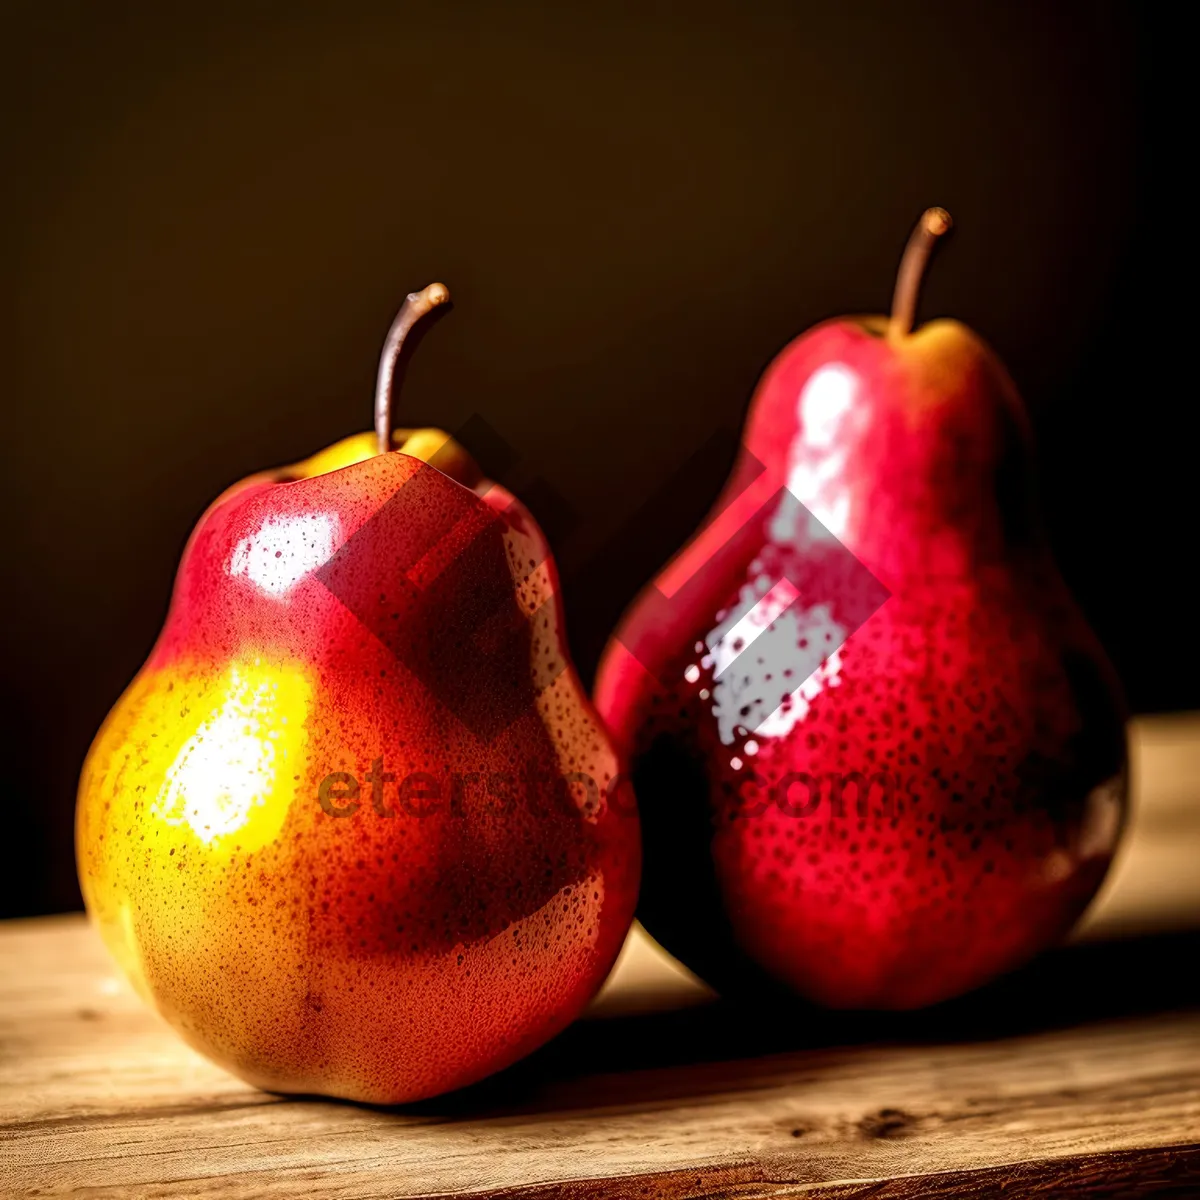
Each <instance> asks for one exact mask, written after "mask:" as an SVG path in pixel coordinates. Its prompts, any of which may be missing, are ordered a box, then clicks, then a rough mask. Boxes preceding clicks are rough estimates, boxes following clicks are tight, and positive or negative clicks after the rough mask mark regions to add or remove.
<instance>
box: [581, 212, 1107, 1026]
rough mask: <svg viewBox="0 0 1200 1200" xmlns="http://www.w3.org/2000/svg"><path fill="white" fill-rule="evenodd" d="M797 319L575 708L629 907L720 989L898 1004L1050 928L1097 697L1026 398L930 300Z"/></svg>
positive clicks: (1084, 816) (1016, 959) (983, 966)
mask: <svg viewBox="0 0 1200 1200" xmlns="http://www.w3.org/2000/svg"><path fill="white" fill-rule="evenodd" d="M948 227H949V218H948V216H947V215H946V214H945V213H944V212H943V211H942V210H940V209H931V210H930V211H929V212H927V213H926V214H925V215H924V216H923V218H922V220H921V222H920V224H919V225H918V227H917V229H916V231H915V233H914V235H913V237H912V239H911V240H910V242H909V245H908V248H907V250H906V252H905V255H904V258H903V261H902V264H901V269H900V275H899V278H898V281H897V286H896V296H895V301H894V305H893V311H892V315H891V317H890V319H888V318H884V317H847V318H840V319H837V320H831V321H827V322H825V323H823V324H821V325H819V326H817V327H816V328H814V329H812V330H810V331H809V332H808V333H806V334H804V335H803V336H802V337H799V338H797V339H796V340H795V341H793V342H792V343H791V344H790V345H788V346H787V347H785V348H784V350H783V351H782V352H781V353H780V354H779V356H778V357H777V358H776V359H775V360H774V361H773V362H772V363H771V365H770V366H769V367H768V369H767V371H766V372H765V374H764V375H763V378H762V380H761V381H760V383H759V385H758V387H757V390H756V392H755V395H754V398H753V401H752V404H751V408H750V413H749V418H748V421H747V424H746V428H745V432H744V437H743V446H742V453H741V457H740V458H739V461H738V463H737V465H736V467H735V470H734V473H733V476H732V478H731V480H730V482H729V484H728V485H727V487H726V489H725V491H724V493H723V494H722V496H721V498H720V500H719V501H718V503H717V505H716V508H715V509H714V512H713V513H712V514H711V516H710V517H709V519H708V520H707V521H706V522H705V524H704V525H703V526H702V527H701V529H700V530H699V532H698V533H697V534H696V535H695V537H694V538H693V540H692V541H691V542H690V543H689V544H688V545H687V546H686V547H685V548H684V549H683V550H682V551H681V552H680V553H679V555H677V556H676V558H675V559H674V560H673V561H672V562H671V563H670V564H668V566H667V567H666V568H665V569H664V571H663V572H662V574H661V575H660V576H659V577H658V579H656V580H655V581H654V582H653V583H652V584H651V585H650V586H649V587H647V588H646V589H645V591H644V592H643V593H642V595H641V596H640V597H639V598H638V599H637V600H636V601H635V603H634V604H633V605H632V607H631V608H630V609H629V611H628V613H627V614H626V616H625V617H624V619H623V621H622V623H621V625H620V626H619V628H618V630H617V632H616V634H615V636H614V637H613V639H612V641H611V642H610V644H609V647H608V649H607V650H606V653H605V657H604V659H603V661H602V663H601V667H600V671H599V675H598V679H597V685H596V702H597V706H598V708H599V710H600V712H601V713H602V715H603V716H604V717H605V718H606V720H607V722H608V724H609V727H610V729H611V730H612V732H613V734H614V736H615V738H616V741H617V742H618V745H619V748H620V749H621V750H622V751H623V752H625V753H626V754H627V755H628V756H629V759H630V764H631V771H632V777H633V783H634V790H635V791H636V793H637V796H638V800H639V804H640V807H641V812H642V819H643V836H644V853H645V866H644V876H643V887H642V899H641V907H640V915H641V917H642V920H643V922H644V924H645V925H646V927H647V928H648V929H649V931H650V932H651V933H652V934H653V935H654V936H655V937H657V938H658V939H659V940H660V941H661V942H662V943H663V944H664V945H665V946H666V947H667V948H668V949H669V950H671V951H672V952H673V953H675V954H676V955H677V956H679V957H680V958H681V959H682V960H683V961H684V962H685V963H686V964H687V965H688V966H690V967H691V968H692V969H693V970H695V971H696V972H697V973H699V974H700V975H701V976H703V977H704V978H705V979H707V980H708V981H709V982H710V983H712V984H713V985H714V986H716V987H717V988H718V989H722V990H737V989H739V988H745V987H747V986H748V985H749V984H750V983H751V982H752V981H755V980H764V979H765V978H770V979H772V980H774V981H775V982H777V983H782V984H784V985H786V986H787V987H789V988H791V989H793V990H794V991H796V992H798V993H800V994H801V995H803V996H805V997H808V998H809V999H811V1000H814V1001H818V1002H821V1003H824V1004H827V1005H831V1006H839V1007H851V1008H909V1007H915V1006H920V1005H925V1004H930V1003H933V1002H936V1001H940V1000H943V999H946V998H948V997H951V996H954V995H956V994H958V993H961V992H964V991H966V990H968V989H970V988H973V987H976V986H977V985H979V984H982V983H984V982H985V981H986V980H989V979H991V978H992V977H994V976H995V975H997V974H998V973H1000V972H1003V971H1005V970H1008V969H1009V968H1012V967H1014V966H1016V965H1017V964H1019V963H1021V962H1023V961H1024V960H1027V959H1028V958H1030V957H1031V956H1032V955H1034V954H1035V953H1037V952H1038V951H1040V950H1041V949H1043V948H1044V947H1046V946H1048V945H1050V944H1051V943H1053V942H1055V941H1057V940H1058V939H1060V938H1061V937H1062V936H1063V935H1064V934H1065V933H1066V931H1067V930H1068V929H1069V928H1070V927H1071V925H1072V924H1073V923H1074V922H1075V920H1076V919H1077V918H1078V917H1079V915H1080V913H1081V912H1082V911H1083V909H1084V907H1085V906H1086V905H1087V903H1088V901H1089V899H1090V898H1091V897H1092V895H1093V894H1094V893H1095V891H1096V889H1097V887H1098V886H1099V884H1100V882H1101V880H1102V879H1103V877H1104V874H1105V871H1106V869H1107V867H1108V865H1109V862H1110V859H1111V856H1112V853H1113V849H1114V846H1115V845H1116V842H1117V839H1118V836H1119V834H1120V831H1121V828H1122V823H1123V819H1124V811H1125V796H1126V746H1125V735H1124V706H1123V701H1122V699H1121V696H1120V691H1119V687H1118V685H1117V682H1116V680H1115V677H1114V673H1113V671H1112V668H1111V667H1110V665H1109V663H1108V661H1107V660H1106V658H1105V656H1104V653H1103V651H1102V649H1101V647H1100V645H1099V643H1098V642H1097V640H1096V638H1095V636H1094V635H1093V633H1092V632H1091V630H1090V629H1089V628H1088V625H1087V623H1086V621H1085V620H1084V618H1083V616H1082V614H1081V612H1080V610H1079V608H1078V607H1077V605H1076V604H1075V602H1074V601H1073V599H1072V597H1071V595H1070V594H1069V592H1068V590H1067V587H1066V585H1065V584H1064V582H1063V579H1062V577H1061V575H1060V573H1059V571H1058V568H1057V566H1056V565H1055V562H1054V560H1053V557H1052V555H1051V551H1050V549H1049V547H1048V545H1047V541H1046V538H1045V535H1044V533H1043V531H1042V527H1041V525H1040V522H1039V519H1038V514H1037V507H1036V502H1035V498H1034V492H1033V485H1032V477H1031V458H1032V454H1031V441H1030V431H1029V426H1028V421H1027V418H1026V414H1025V411H1024V408H1023V405H1022V403H1021V400H1020V398H1019V396H1018V394H1017V391H1016V388H1015V387H1014V385H1013V383H1012V381H1011V379H1010V378H1009V376H1008V374H1007V372H1006V371H1005V369H1004V367H1003V366H1002V365H1001V363H1000V361H999V360H998V358H997V357H996V355H995V354H994V353H993V352H992V351H991V350H990V349H989V348H988V347H987V346H986V345H985V344H984V343H983V341H982V340H981V339H980V338H979V337H978V336H977V335H975V334H974V333H973V332H971V330H969V329H967V328H966V327H964V326H963V325H961V324H959V323H958V322H956V321H950V320H937V321H932V322H930V323H928V324H926V325H923V326H922V327H920V328H918V329H916V330H913V329H912V324H913V316H914V312H915V307H916V299H917V292H918V288H919V284H920V280H921V276H922V274H923V271H924V267H925V263H926V261H927V259H928V256H929V253H930V250H931V249H932V246H933V245H934V243H935V240H936V238H937V237H938V235H939V234H941V233H943V232H945V230H946V229H947V228H948Z"/></svg>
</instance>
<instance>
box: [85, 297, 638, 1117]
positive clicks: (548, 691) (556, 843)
mask: <svg viewBox="0 0 1200 1200" xmlns="http://www.w3.org/2000/svg"><path fill="white" fill-rule="evenodd" d="M446 297H447V293H446V290H445V288H444V287H442V285H440V284H435V285H432V286H431V287H429V288H427V289H425V290H424V291H423V292H420V293H416V294H414V295H412V296H410V297H409V298H408V301H407V302H406V304H405V306H404V308H403V309H402V311H401V313H400V315H399V316H398V318H397V321H396V324H395V325H394V326H393V330H392V332H391V334H390V336H389V340H388V343H387V346H386V347H385V351H384V355H383V360H382V363H381V369H380V384H379V391H378V405H377V414H376V415H377V422H376V425H377V428H376V432H375V433H374V434H363V435H360V436H356V437H352V438H348V439H346V440H345V441H342V442H339V443H337V444H336V445H334V446H332V447H330V448H329V449H327V450H325V451H322V452H321V453H320V454H317V455H315V456H314V457H312V458H310V459H308V460H306V461H305V462H302V463H299V464H297V465H296V466H293V467H290V468H284V469H282V470H278V471H272V472H267V473H263V474H260V475H256V476H253V477H251V478H250V479H248V480H245V481H243V482H242V483H241V484H238V485H236V486H234V487H233V488H231V489H229V491H227V492H226V493H225V494H224V495H223V496H222V497H221V498H219V499H218V500H217V501H216V503H214V504H213V506H212V507H211V508H210V509H209V510H208V511H207V512H206V513H205V514H204V516H203V518H202V519H201V521H200V523H199V525H198V526H197V528H196V530H195V532H194V533H193V535H192V537H191V539H190V541H189V542H188V545H187V548H186V550H185V552H184V556H183V560H182V563H181V565H180V568H179V573H178V577H177V580H176V585H175V591H174V596H173V599H172V603H171V607H170V611H169V613H168V616H167V620H166V624H165V626H164V628H163V631H162V634H161V636H160V637H159V639H158V641H157V643H156V645H155V646H154V649H153V651H152V652H151V655H150V657H149V659H148V660H147V662H146V664H145V666H144V667H143V668H142V670H141V671H140V672H139V673H138V675H137V677H136V678H135V679H134V681H133V683H132V684H131V685H130V687H129V688H128V690H127V691H126V692H125V694H124V695H123V696H122V697H121V699H120V700H119V702H118V703H117V705H116V707H115V708H114V709H113V711H112V713H111V714H110V715H109V717H108V719H107V720H106V721H105V723H104V726H103V728H102V729H101V730H100V732H99V734H98V736H97V738H96V740H95V743H94V744H93V746H92V748H91V751H90V753H89V755H88V757H87V761H86V764H85V766H84V770H83V775H82V779H81V781H80V789H79V801H78V813H77V846H78V860H79V871H80V878H81V882H82V886H83V892H84V897H85V899H86V902H87V907H88V909H89V911H90V913H91V915H92V917H93V919H94V920H95V922H96V923H97V924H98V926H99V928H100V930H101V932H102V934H103V936H104V938H105V941H106V942H107V943H108V945H109V947H110V949H111V950H112V952H113V954H114V955H115V956H116V958H117V960H118V961H119V962H120V964H121V966H122V967H123V968H124V970H125V972H126V973H127V974H128V976H129V978H130V979H131V980H132V981H133V983H134V985H135V986H136V987H137V989H138V990H139V991H140V992H141V994H142V995H143V996H144V997H145V998H146V999H147V1001H148V1002H150V1003H151V1004H152V1005H153V1006H154V1007H155V1008H156V1009H157V1010H158V1011H159V1012H160V1013H161V1014H162V1015H163V1016H164V1017H165V1018H166V1019H167V1020H168V1021H169V1022H170V1023H171V1024H172V1025H174V1026H175V1027H176V1028H177V1029H178V1030H179V1031H180V1032H181V1033H182V1034H183V1036H184V1037H185V1038H186V1039H187V1040H188V1041H189V1042H190V1043H191V1044H192V1045H193V1046H195V1047H196V1048H197V1049H199V1050H201V1051H202V1052H204V1053H205V1054H207V1055H208V1056H209V1057H211V1058H213V1059H214V1060H215V1061H217V1062H218V1063H221V1064H222V1065H224V1066H225V1067H227V1068H229V1069H230V1070H232V1071H234V1072H236V1073H237V1074H239V1075H241V1076H242V1077H243V1078H245V1079H247V1080H249V1081H251V1082H253V1083H255V1084H258V1085H260V1086H262V1087H265V1088H270V1089H273V1090H279V1091H287V1092H316V1093H324V1094H329V1095H334V1096H341V1097H347V1098H351V1099H356V1100H366V1101H374V1102H380V1103H396V1102H401V1101H409V1100H415V1099H418V1098H421V1097H425V1096H430V1095H433V1094H436V1093H440V1092H444V1091H446V1090H448V1089H451V1088H455V1087H459V1086H462V1085H464V1084H467V1083H470V1082H472V1081H473V1080H477V1079H479V1078H481V1077H482V1076H484V1075H487V1074H489V1073H491V1072H493V1071H496V1070H498V1069H499V1068H501V1067H504V1066H505V1065H507V1064H509V1063H511V1062H513V1061H514V1060H515V1059H517V1058H519V1057H520V1056H522V1055H523V1054H525V1053H527V1052H528V1051H530V1050H531V1049H533V1048H534V1047H536V1046H538V1045H539V1044H541V1043H542V1042H544V1041H545V1040H546V1039H548V1038H549V1037H551V1036H552V1035H554V1034H555V1033H556V1032H558V1031H559V1030H560V1029H562V1028H563V1027H564V1026H565V1025H566V1024H567V1023H568V1022H570V1021H571V1020H572V1019H573V1018H574V1017H575V1016H576V1015H577V1014H578V1013H579V1012H580V1011H581V1009H582V1008H583V1007H584V1005H586V1003H587V1002H588V1000H589V999H590V998H591V996H592V995H593V993H594V992H595V991H596V990H597V988H598V987H599V985H600V983H601V982H602V981H603V979H604V978H605V976H606V974H607V972H608V970H609V968H610V967H611V965H612V963H613V961H614V959H615V957H616V955H617V952H618V950H619V949H620V946H621V944H622V940H623V938H624V936H625V933H626V931H627V929H628V926H629V923H630V920H631V917H632V911H633V905H634V899H635V896H636V891H637V885H638V874H639V854H640V846H639V833H638V822H637V819H636V814H635V813H633V812H632V811H631V809H630V806H629V805H628V803H625V804H621V803H619V802H618V801H617V800H616V799H615V798H614V796H613V795H610V792H612V791H613V790H614V789H613V781H614V780H615V778H616V777H617V775H618V762H617V758H616V756H615V754H614V752H613V750H612V748H611V746H610V744H609V742H608V739H607V737H606V735H605V733H604V731H603V729H602V727H601V725H600V723H599V721H598V719H597V717H596V715H595V713H594V711H593V709H592V706H591V704H590V702H589V701H588V699H587V696H586V695H585V693H584V691H583V689H582V687H581V686H580V683H579V680H578V678H577V676H576V674H575V671H574V668H573V667H572V665H571V663H570V660H569V656H568V652H567V647H566V641H565V635H564V630H563V614H562V608H561V603H560V599H559V595H558V586H557V576H556V571H555V567H554V563H553V560H552V558H551V556H550V553H549V550H548V548H547V545H546V542H545V539H544V538H543V536H542V534H541V532H540V530H539V529H538V527H537V524H536V523H535V521H534V520H533V518H532V517H531V515H530V514H529V513H528V512H527V511H526V510H525V508H524V507H523V506H522V505H521V504H520V503H519V502H518V501H516V500H515V499H514V497H513V496H512V495H511V494H510V493H508V492H507V491H506V490H505V489H504V488H502V487H500V486H498V485H496V484H493V483H490V482H488V481H487V480H485V479H484V478H483V477H482V475H481V472H480V471H479V469H478V467H477V466H476V464H475V463H474V462H473V461H472V459H471V457H470V456H469V455H468V454H467V453H466V451H465V450H463V449H462V447H461V446H459V445H458V444H457V443H455V442H454V441H453V440H452V439H451V438H449V437H448V436H447V435H446V434H445V433H442V432H441V431H438V430H432V429H422V430H416V431H411V432H399V433H396V434H393V432H392V431H391V429H390V401H391V388H392V372H393V368H394V365H395V361H396V358H397V355H398V354H399V351H400V347H401V345H402V343H403V339H404V334H405V332H406V331H407V329H408V328H409V326H411V324H412V323H413V322H414V321H415V320H416V319H417V318H418V317H419V316H420V315H421V314H422V313H424V312H426V311H428V310H429V309H430V308H432V307H434V306H435V305H436V304H438V303H440V302H441V301H443V300H444V299H446Z"/></svg>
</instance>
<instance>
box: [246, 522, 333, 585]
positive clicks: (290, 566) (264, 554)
mask: <svg viewBox="0 0 1200 1200" xmlns="http://www.w3.org/2000/svg"><path fill="white" fill-rule="evenodd" d="M337 535H338V519H337V517H336V515H335V514H333V513H321V512H318V513H301V514H298V515H296V516H284V517H268V518H267V519H266V520H265V521H264V522H263V523H262V525H261V526H259V528H258V530H257V531H256V532H255V533H253V534H251V535H250V536H249V537H245V538H242V540H241V541H240V542H238V544H237V546H236V547H235V548H234V551H233V554H232V555H230V558H229V568H228V569H229V574H230V575H234V576H236V575H244V576H245V577H246V578H247V579H249V580H250V582H251V583H253V584H254V585H255V586H256V587H257V588H259V590H260V591H263V592H266V593H267V595H268V596H274V597H275V598H276V599H283V597H285V596H286V595H287V594H288V592H290V591H291V590H292V588H294V587H295V586H296V584H298V583H299V582H300V581H301V580H302V579H303V578H304V577H305V576H306V575H309V574H311V573H312V572H313V571H315V570H316V569H317V568H318V567H321V566H324V565H325V563H327V562H328V561H329V559H330V558H332V557H333V548H334V545H335V543H336V541H337Z"/></svg>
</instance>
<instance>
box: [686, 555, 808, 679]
mask: <svg viewBox="0 0 1200 1200" xmlns="http://www.w3.org/2000/svg"><path fill="white" fill-rule="evenodd" d="M748 592H749V595H747V593H748ZM799 595H800V593H799V592H798V591H796V588H795V585H794V584H793V583H792V581H791V580H790V579H781V580H779V582H778V583H776V584H775V586H774V587H772V588H771V589H770V590H769V591H768V592H767V593H766V595H764V596H762V597H761V598H760V597H759V596H758V595H757V589H756V588H755V589H753V590H751V589H750V588H748V587H743V588H742V591H741V596H740V597H739V599H741V600H749V601H750V602H751V604H750V607H749V608H748V609H747V610H746V611H745V612H744V615H742V616H740V617H739V618H738V619H737V620H736V621H734V623H733V624H732V625H731V626H730V627H729V628H728V629H726V630H724V631H723V632H721V631H717V630H714V632H713V633H710V634H709V635H708V647H709V649H710V650H711V651H712V655H711V658H712V668H713V675H714V676H715V677H716V678H717V679H720V678H721V675H722V674H723V673H724V672H725V670H726V668H728V666H729V664H730V663H732V662H733V660H734V659H735V658H737V657H738V656H739V655H740V654H742V653H744V652H745V651H746V650H747V649H748V648H749V647H751V646H753V645H754V643H755V642H756V641H757V640H758V639H759V638H760V637H762V635H763V634H764V633H766V632H767V630H768V629H770V627H771V625H772V624H773V623H774V621H775V620H776V618H777V617H778V616H779V615H780V613H782V612H783V611H784V610H785V609H786V608H787V607H788V606H789V605H790V604H791V603H792V602H793V601H794V600H796V598H797V597H798V596H799ZM738 607H739V608H741V605H740V604H739V606H738ZM714 635H715V636H714Z"/></svg>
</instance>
